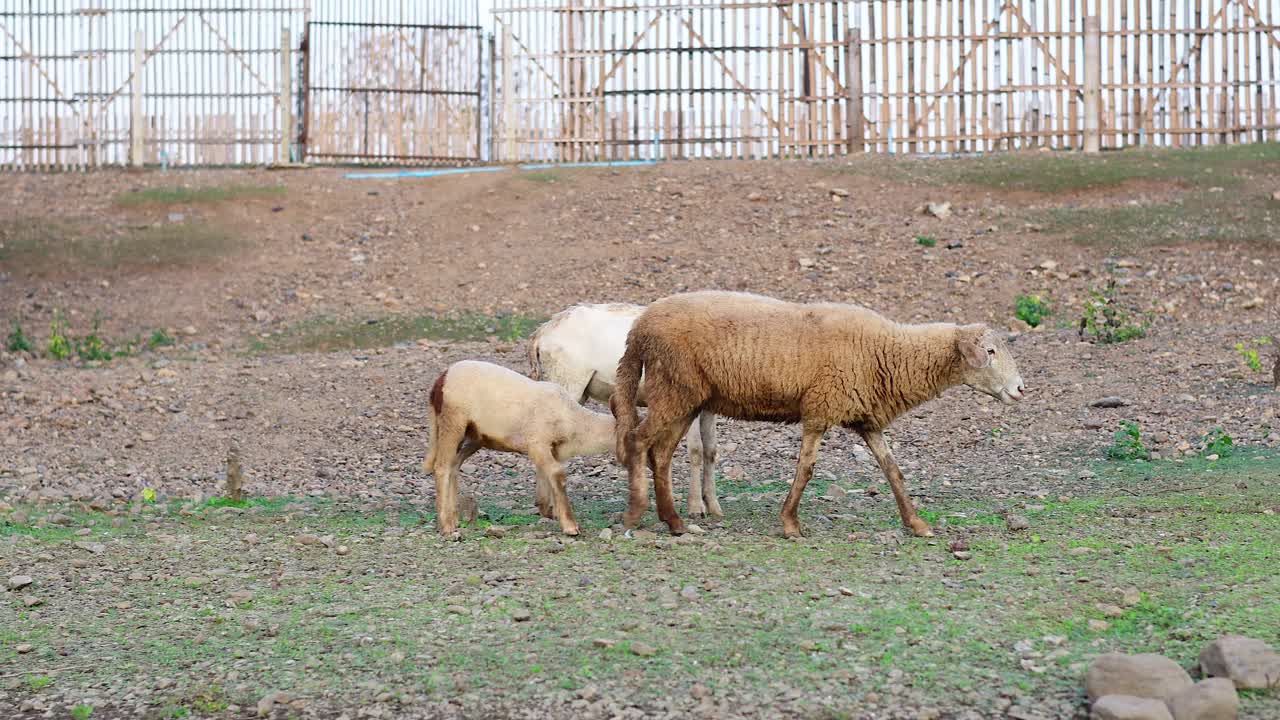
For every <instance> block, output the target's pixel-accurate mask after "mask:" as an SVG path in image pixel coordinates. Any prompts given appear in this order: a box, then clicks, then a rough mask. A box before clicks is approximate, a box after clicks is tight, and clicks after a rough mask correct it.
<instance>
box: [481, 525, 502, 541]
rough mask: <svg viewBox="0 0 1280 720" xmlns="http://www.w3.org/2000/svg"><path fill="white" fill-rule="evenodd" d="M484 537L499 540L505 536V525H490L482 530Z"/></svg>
mask: <svg viewBox="0 0 1280 720" xmlns="http://www.w3.org/2000/svg"><path fill="white" fill-rule="evenodd" d="M484 534H485V537H491V538H496V539H498V540H501V539H502V538H504V537H506V536H507V528H506V526H505V525H490V526H489V527H487V528H485V529H484Z"/></svg>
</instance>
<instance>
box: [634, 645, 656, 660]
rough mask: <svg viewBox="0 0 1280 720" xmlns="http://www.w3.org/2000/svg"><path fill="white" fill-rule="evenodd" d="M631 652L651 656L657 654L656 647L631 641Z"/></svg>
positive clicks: (641, 655)
mask: <svg viewBox="0 0 1280 720" xmlns="http://www.w3.org/2000/svg"><path fill="white" fill-rule="evenodd" d="M631 653H632V654H633V655H639V656H640V657H653V656H654V655H657V654H658V649H657V648H655V647H654V646H652V645H649V644H647V643H642V642H633V643H631Z"/></svg>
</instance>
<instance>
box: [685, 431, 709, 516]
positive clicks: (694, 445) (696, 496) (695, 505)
mask: <svg viewBox="0 0 1280 720" xmlns="http://www.w3.org/2000/svg"><path fill="white" fill-rule="evenodd" d="M685 443H686V444H687V445H688V446H689V502H688V515H689V517H697V518H700V517H706V516H707V504H706V503H704V502H703V501H702V468H703V464H702V457H703V444H702V432H701V430H700V429H699V428H697V427H694V426H693V425H690V426H689V432H688V433H686V435H685Z"/></svg>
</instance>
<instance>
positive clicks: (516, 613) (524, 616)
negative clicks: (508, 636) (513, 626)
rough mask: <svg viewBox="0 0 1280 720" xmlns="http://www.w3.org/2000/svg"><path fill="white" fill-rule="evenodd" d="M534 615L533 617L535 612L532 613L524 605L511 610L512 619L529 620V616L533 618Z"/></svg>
mask: <svg viewBox="0 0 1280 720" xmlns="http://www.w3.org/2000/svg"><path fill="white" fill-rule="evenodd" d="M532 617H533V614H532V613H530V612H529V611H528V610H527V609H525V608H522V607H518V608H516V609H515V610H512V611H511V619H512V620H515V621H516V622H528V621H529V618H532Z"/></svg>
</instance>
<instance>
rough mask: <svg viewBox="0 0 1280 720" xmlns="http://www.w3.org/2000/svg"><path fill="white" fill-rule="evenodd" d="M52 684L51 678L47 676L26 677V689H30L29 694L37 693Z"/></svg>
mask: <svg viewBox="0 0 1280 720" xmlns="http://www.w3.org/2000/svg"><path fill="white" fill-rule="evenodd" d="M52 684H53V678H51V677H49V676H48V675H28V676H27V687H29V688H31V692H39V691H41V690H43V689H45V688H47V687H49V686H50V685H52Z"/></svg>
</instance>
